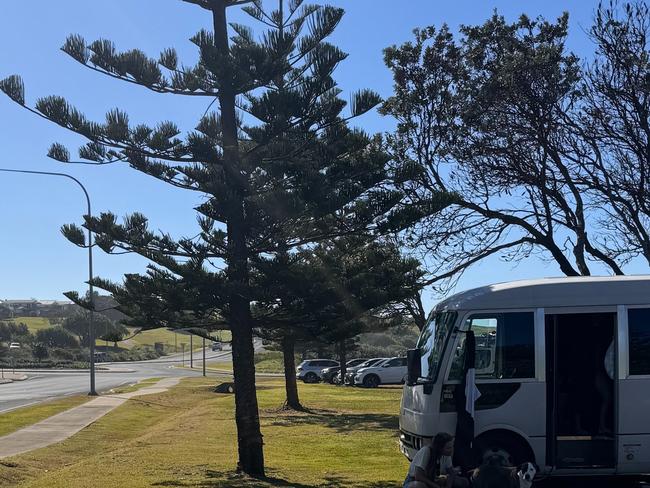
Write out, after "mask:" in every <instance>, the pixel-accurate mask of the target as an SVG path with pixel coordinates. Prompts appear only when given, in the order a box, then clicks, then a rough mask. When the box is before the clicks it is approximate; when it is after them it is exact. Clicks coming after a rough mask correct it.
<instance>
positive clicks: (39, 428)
mask: <svg viewBox="0 0 650 488" xmlns="http://www.w3.org/2000/svg"><path fill="white" fill-rule="evenodd" d="M179 381H180V378H165V379H162V380H160V381H159V382H158V383H156V384H155V385H152V386H148V387H145V388H141V389H140V390H137V391H133V392H130V393H120V394H115V395H105V396H100V397H98V398H95V399H93V400H91V401H89V402H86V403H84V404H83V405H79V406H78V407H74V408H71V409H70V410H66V411H65V412H61V413H59V414H57V415H54V416H52V417H50V418H47V419H45V420H42V421H41V422H38V423H36V424H34V425H30V426H29V427H25V428H24V429H20V430H18V431H16V432H13V433H11V434H8V435H6V436H4V437H0V459H3V458H6V457H10V456H16V455H18V454H22V453H24V452H28V451H33V450H34V449H40V448H41V447H47V446H50V445H52V444H56V443H57V442H61V441H63V440H65V439H67V438H68V437H72V436H73V435H74V434H76V433H77V432H79V431H80V430H82V429H83V428H85V427H87V426H89V425H90V424H92V423H93V422H95V421H97V420H99V419H100V418H102V417H103V416H104V415H106V414H107V413H108V412H110V411H111V410H113V409H114V408H117V407H119V406H120V405H122V404H123V403H125V402H126V401H127V400H129V399H130V398H133V397H136V396H141V395H150V394H152V393H162V392H164V391H167V390H168V389H169V388H171V387H172V386H175V385H176V384H178V382H179Z"/></svg>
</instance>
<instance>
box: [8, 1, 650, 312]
mask: <svg viewBox="0 0 650 488" xmlns="http://www.w3.org/2000/svg"><path fill="white" fill-rule="evenodd" d="M317 3H322V2H320V1H319V2H317ZM329 3H330V4H332V5H335V6H339V7H342V8H344V9H345V10H346V15H345V17H344V18H343V21H342V22H341V25H340V26H339V28H338V30H337V31H336V33H335V34H334V36H333V37H332V38H331V41H332V42H334V43H335V44H336V45H338V46H339V47H340V48H341V49H343V50H344V51H346V52H348V53H349V57H348V58H347V60H346V61H345V62H344V63H342V64H341V66H340V68H339V69H338V71H337V74H336V78H337V81H338V83H339V85H340V86H341V88H342V89H343V90H344V91H346V92H349V91H354V90H357V89H360V88H372V89H374V90H375V91H377V92H379V93H380V94H381V95H382V96H384V97H387V96H389V95H390V94H391V88H392V82H391V74H390V72H389V71H388V69H387V68H386V67H385V66H384V63H383V59H382V50H383V49H384V48H385V47H387V46H390V45H393V44H401V43H402V42H405V41H408V40H410V39H411V38H412V30H413V29H414V28H415V27H424V26H428V25H435V26H440V25H442V24H443V23H447V24H448V25H449V26H450V27H451V28H452V30H453V31H456V30H457V29H458V26H459V25H462V24H478V23H482V22H483V21H485V20H486V19H487V18H488V17H489V16H490V15H491V14H492V12H493V11H494V10H495V9H496V10H497V11H498V12H499V13H500V14H503V15H505V16H506V18H507V19H508V20H515V19H516V18H517V17H518V16H519V15H520V14H522V13H526V14H528V15H529V16H533V17H536V16H539V15H542V16H544V17H546V18H553V19H554V18H556V17H558V16H559V15H561V14H562V12H563V11H565V10H566V11H568V12H569V14H570V37H569V40H568V46H569V48H570V49H571V50H573V51H574V52H575V53H576V54H578V55H580V56H581V57H583V58H588V57H589V56H590V55H591V53H592V51H593V46H592V45H591V43H590V41H589V39H588V37H587V34H586V31H587V29H588V27H589V25H590V23H591V18H592V15H593V12H594V9H595V8H596V6H597V2H596V1H590V0H573V1H569V0H563V1H558V0H527V1H526V2H522V1H514V0H510V1H505V0H499V1H496V0H488V1H486V0H453V1H447V0H402V1H394V0H393V1H388V0H331V1H330V2H329ZM232 20H234V21H237V22H245V23H250V21H249V20H248V18H247V17H246V16H245V15H243V14H241V12H235V13H234V15H233V17H232ZM209 27H210V18H209V16H208V14H207V12H206V11H204V10H202V9H200V8H198V7H196V6H194V5H190V4H188V3H185V2H182V1H180V0H110V1H104V2H88V1H87V0H66V1H56V2H50V1H46V0H34V1H31V2H3V5H2V11H1V13H0V46H2V48H0V78H4V77H6V76H9V75H11V74H20V75H21V76H22V77H23V79H24V81H25V85H26V98H27V102H28V103H29V104H33V103H34V102H35V100H36V99H37V98H38V97H40V96H46V95H61V96H64V97H65V98H67V99H68V101H69V102H70V103H72V104H73V105H75V106H76V107H77V108H79V109H81V110H82V111H83V112H84V113H85V114H86V115H87V116H88V117H89V118H91V119H95V120H98V121H102V120H103V117H104V114H105V113H106V112H107V111H108V110H110V109H112V108H115V107H119V108H121V109H124V110H126V111H127V112H128V113H129V115H130V120H131V123H132V124H134V123H140V122H144V123H150V124H155V123H156V122H157V121H162V120H173V121H175V122H176V123H177V124H178V125H179V126H180V127H181V128H183V129H191V128H193V127H194V125H195V124H196V121H197V120H198V119H199V118H200V116H201V115H202V114H203V112H204V111H205V109H206V106H207V103H208V102H206V101H205V100H202V99H201V100H197V99H198V98H200V97H175V96H172V95H161V94H155V93H152V92H150V91H147V90H146V89H145V88H142V87H138V86H135V85H131V84H127V83H124V82H120V81H118V80H114V79H110V78H107V77H106V76H103V75H101V74H99V73H96V72H94V71H92V70H89V69H87V68H85V67H83V66H81V65H80V64H78V63H77V62H75V61H74V60H72V59H71V58H69V57H68V56H67V55H66V54H64V53H63V52H61V51H60V49H59V48H60V46H61V45H62V44H63V42H64V41H65V38H66V37H67V35H69V34H81V35H83V36H84V37H86V39H87V40H89V41H92V40H95V39H98V38H107V39H111V40H112V41H114V42H115V44H116V45H117V48H118V49H121V50H124V49H129V48H140V49H142V50H143V51H145V52H146V53H148V54H150V55H151V56H153V57H157V56H158V54H159V53H160V51H162V50H163V49H165V48H167V47H170V46H174V47H175V48H176V49H177V51H178V52H179V55H180V59H181V60H182V61H185V63H186V64H193V63H194V62H195V60H196V56H197V55H196V50H195V46H194V45H193V44H191V43H190V42H189V41H188V39H189V38H190V37H191V36H192V35H193V34H194V33H196V32H197V31H198V30H199V29H201V28H209ZM357 123H358V125H360V126H362V127H363V128H365V129H366V130H367V131H369V132H382V131H387V130H390V129H391V127H392V121H391V120H390V119H388V118H385V117H382V116H380V115H378V114H377V113H375V112H373V113H370V114H367V115H365V116H364V117H363V118H361V119H359V120H358V122H357ZM52 142H62V143H64V144H66V145H68V147H69V148H70V149H71V151H72V152H73V154H74V153H75V152H76V147H77V146H78V145H80V144H82V143H83V142H84V141H83V140H82V139H81V138H80V137H78V136H76V135H74V134H71V133H69V132H66V131H65V130H64V129H62V128H60V127H58V126H55V125H53V124H51V123H50V122H48V121H46V120H43V119H41V118H39V117H37V116H35V115H33V114H31V113H28V112H27V111H26V110H23V109H22V108H21V107H19V106H18V105H16V104H15V103H13V102H12V101H11V100H9V99H8V98H7V97H4V96H2V95H0V148H2V151H1V152H0V167H2V168H17V169H29V170H37V171H65V172H68V173H69V174H71V175H74V176H75V177H77V178H79V179H80V180H81V181H82V182H83V184H84V185H85V186H86V187H87V189H88V192H89V194H90V197H91V200H92V206H93V213H94V214H97V213H99V212H101V211H109V210H110V211H112V212H113V213H115V214H116V215H118V216H123V215H126V214H128V213H131V212H134V211H138V212H142V213H144V214H145V215H146V216H148V217H149V220H150V225H151V227H152V228H153V229H162V230H165V231H166V232H169V233H170V234H172V235H174V236H181V235H193V234H192V232H193V231H195V229H196V228H197V226H196V219H195V212H194V211H193V210H192V208H193V207H194V206H196V205H197V204H199V203H200V202H201V201H202V199H201V195H199V194H195V193H191V192H187V191H183V190H180V189H175V188H173V187H170V186H169V185H166V184H164V183H161V182H158V181H157V180H155V179H153V178H151V177H148V176H146V175H142V174H140V173H138V172H136V171H134V170H131V169H130V168H128V166H126V165H123V166H117V165H109V166H101V167H92V166H79V165H64V164H62V163H58V162H56V161H53V160H50V159H48V158H47V157H46V154H47V149H48V147H49V146H50V144H51V143H52ZM0 212H1V215H2V227H1V230H0V299H19V298H39V299H62V298H63V296H62V293H63V292H65V291H68V290H79V291H83V290H84V289H85V285H84V282H85V280H86V279H87V275H88V268H87V251H85V250H83V249H80V248H77V247H75V246H73V245H72V244H70V243H69V242H68V241H67V240H66V239H65V238H64V237H63V236H62V235H61V233H60V231H59V229H60V227H61V225H63V224H66V223H75V222H76V223H80V222H81V216H82V215H83V214H84V213H85V200H84V198H83V194H82V193H81V190H80V189H79V188H77V187H76V186H75V185H74V184H73V183H72V182H70V181H68V180H66V179H63V178H54V177H45V176H33V175H14V174H7V173H0ZM145 266H146V262H145V261H144V260H143V259H142V258H139V257H137V256H133V255H121V256H109V255H106V254H104V253H102V252H101V251H100V250H97V252H95V274H96V275H97V276H101V277H103V278H108V279H111V280H114V281H120V280H121V278H122V276H123V275H124V273H134V272H141V271H143V270H144V269H145ZM628 271H630V272H644V270H643V267H641V266H639V267H636V266H634V267H632V269H628ZM558 275H560V272H559V270H558V269H557V267H556V266H555V265H553V264H552V263H548V262H544V261H542V260H540V259H537V258H531V259H528V260H526V261H525V262H523V263H521V264H519V265H518V266H516V267H514V266H513V265H512V264H508V263H502V262H500V261H499V260H498V259H491V260H487V261H485V262H483V263H481V264H480V265H478V266H476V267H474V268H472V269H471V270H470V271H468V272H467V273H466V274H465V275H464V276H463V277H462V279H461V280H460V281H459V283H458V285H457V290H458V291H460V290H463V289H467V288H472V287H475V286H481V285H485V284H489V283H494V282H500V281H507V280H511V279H522V278H536V277H545V276H558ZM435 299H436V297H434V296H433V295H432V294H431V293H427V294H426V295H425V301H426V303H427V305H431V304H432V303H433V302H434V301H435Z"/></svg>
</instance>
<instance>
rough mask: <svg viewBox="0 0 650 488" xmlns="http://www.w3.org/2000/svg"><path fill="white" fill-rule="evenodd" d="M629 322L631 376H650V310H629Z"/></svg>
mask: <svg viewBox="0 0 650 488" xmlns="http://www.w3.org/2000/svg"><path fill="white" fill-rule="evenodd" d="M627 320H628V331H629V332H628V333H629V338H630V345H629V347H630V349H629V351H630V352H629V355H630V375H650V309H648V308H632V309H629V310H628V312H627Z"/></svg>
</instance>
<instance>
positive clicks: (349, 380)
mask: <svg viewBox="0 0 650 488" xmlns="http://www.w3.org/2000/svg"><path fill="white" fill-rule="evenodd" d="M387 359H390V358H372V359H368V360H367V361H366V362H364V363H361V364H359V365H357V366H353V367H351V368H347V371H346V372H345V383H344V384H346V385H354V376H355V375H356V374H357V371H359V370H360V369H362V368H369V367H370V366H374V365H376V364H379V363H381V362H383V361H386V360H387ZM337 379H338V381H339V383H341V373H339V375H338V377H337Z"/></svg>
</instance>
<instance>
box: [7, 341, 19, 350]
mask: <svg viewBox="0 0 650 488" xmlns="http://www.w3.org/2000/svg"><path fill="white" fill-rule="evenodd" d="M9 349H20V343H19V342H12V343H11V344H9Z"/></svg>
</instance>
